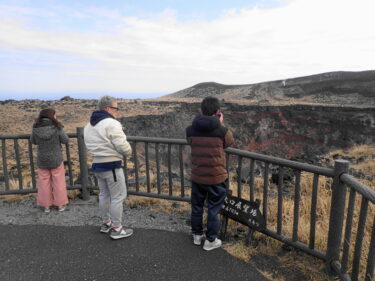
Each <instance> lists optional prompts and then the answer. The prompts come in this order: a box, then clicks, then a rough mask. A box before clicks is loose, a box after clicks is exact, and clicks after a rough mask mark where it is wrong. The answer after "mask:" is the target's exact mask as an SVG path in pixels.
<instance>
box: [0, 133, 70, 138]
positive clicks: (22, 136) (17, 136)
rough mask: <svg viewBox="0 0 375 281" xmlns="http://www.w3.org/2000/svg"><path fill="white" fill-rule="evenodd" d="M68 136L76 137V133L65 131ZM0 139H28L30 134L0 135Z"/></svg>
mask: <svg viewBox="0 0 375 281" xmlns="http://www.w3.org/2000/svg"><path fill="white" fill-rule="evenodd" d="M67 135H68V137H69V138H76V137H77V133H67ZM0 139H30V134H14V135H0Z"/></svg>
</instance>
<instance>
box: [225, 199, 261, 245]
mask: <svg viewBox="0 0 375 281" xmlns="http://www.w3.org/2000/svg"><path fill="white" fill-rule="evenodd" d="M259 206H260V200H258V199H257V200H255V202H250V201H247V200H245V199H241V198H238V197H234V196H231V195H229V194H228V195H227V196H226V198H225V200H224V203H223V206H222V209H221V214H222V215H223V216H224V217H225V220H224V222H223V225H222V231H221V236H222V237H223V238H225V233H226V231H227V225H228V218H230V219H233V220H235V221H237V222H239V223H241V224H243V225H246V226H248V227H249V234H248V236H247V239H246V244H248V243H249V240H250V238H251V236H252V234H253V232H254V231H255V230H257V231H261V230H263V229H264V227H265V221H264V217H263V215H262V214H261V212H260V210H259ZM223 228H224V233H223Z"/></svg>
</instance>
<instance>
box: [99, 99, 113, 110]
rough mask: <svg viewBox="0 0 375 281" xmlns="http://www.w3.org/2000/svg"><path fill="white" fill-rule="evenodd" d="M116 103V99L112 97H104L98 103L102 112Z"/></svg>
mask: <svg viewBox="0 0 375 281" xmlns="http://www.w3.org/2000/svg"><path fill="white" fill-rule="evenodd" d="M114 102H116V98H114V97H111V96H103V97H101V98H100V100H99V102H98V107H99V109H100V110H104V109H105V108H106V107H111V106H112V104H113V103H114Z"/></svg>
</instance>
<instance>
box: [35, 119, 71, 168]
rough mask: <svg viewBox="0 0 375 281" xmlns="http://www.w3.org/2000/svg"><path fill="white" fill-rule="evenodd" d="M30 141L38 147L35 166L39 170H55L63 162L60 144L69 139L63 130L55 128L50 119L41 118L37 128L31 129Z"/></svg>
mask: <svg viewBox="0 0 375 281" xmlns="http://www.w3.org/2000/svg"><path fill="white" fill-rule="evenodd" d="M30 140H31V142H32V143H33V144H36V145H38V157H37V164H38V167H39V168H41V169H55V168H57V167H58V166H60V164H61V163H62V162H63V156H62V152H61V144H62V143H64V144H65V143H68V142H69V138H68V136H67V135H66V134H65V132H64V130H63V128H57V127H56V126H55V125H54V124H53V123H52V121H51V120H50V119H48V118H43V119H42V121H41V123H40V124H39V125H38V126H37V127H33V130H32V132H31V136H30Z"/></svg>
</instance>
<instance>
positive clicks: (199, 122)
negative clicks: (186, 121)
mask: <svg viewBox="0 0 375 281" xmlns="http://www.w3.org/2000/svg"><path fill="white" fill-rule="evenodd" d="M220 124H221V123H220V119H219V118H218V117H217V116H206V115H198V116H197V117H195V119H194V121H193V124H192V126H193V128H194V129H195V130H197V131H199V132H203V131H205V132H211V131H213V130H215V129H217V128H218V127H220Z"/></svg>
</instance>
